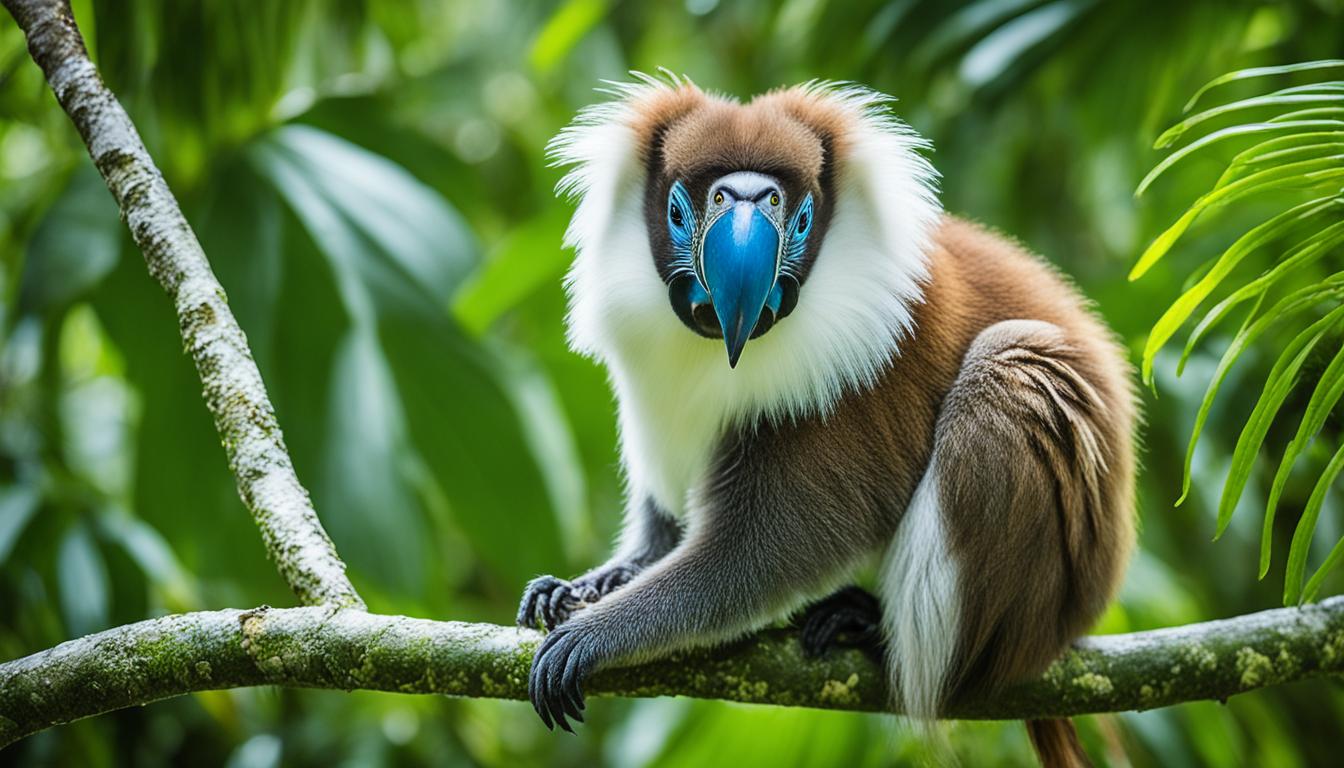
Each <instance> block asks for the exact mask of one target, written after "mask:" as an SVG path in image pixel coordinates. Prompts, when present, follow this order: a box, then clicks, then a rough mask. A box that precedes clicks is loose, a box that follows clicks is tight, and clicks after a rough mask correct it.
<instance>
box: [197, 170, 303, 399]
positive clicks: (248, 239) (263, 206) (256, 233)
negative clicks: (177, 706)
mask: <svg viewBox="0 0 1344 768" xmlns="http://www.w3.org/2000/svg"><path fill="white" fill-rule="evenodd" d="M213 181H214V183H213V184H211V187H210V190H209V199H208V202H207V203H206V205H205V206H204V211H203V214H202V215H201V216H200V217H199V219H200V221H199V223H198V224H196V227H195V228H196V233H197V236H198V237H199V238H200V241H201V247H202V248H204V249H205V253H206V255H207V256H209V258H210V266H211V267H212V268H213V269H214V272H215V275H216V276H217V277H218V278H219V282H220V284H221V285H223V286H224V290H225V291H226V292H227V293H228V297H229V309H231V310H233V314H234V317H236V318H237V319H238V324H239V325H240V326H242V328H243V331H244V332H245V333H246V334H247V342H248V346H249V347H250V348H251V350H252V357H253V358H255V359H256V361H257V365H258V367H260V368H261V372H262V375H263V376H267V375H268V374H269V373H270V372H271V369H272V356H273V354H274V351H273V348H274V345H275V314H276V302H277V301H278V300H279V297H280V291H281V280H282V275H283V273H284V254H283V253H282V251H281V243H282V241H283V236H284V232H283V231H282V228H281V227H282V224H281V221H282V217H283V214H284V209H283V208H282V207H281V205H280V200H279V198H278V197H277V196H276V194H275V191H274V190H272V189H271V188H269V187H268V186H266V185H265V184H264V183H263V182H262V180H261V179H259V178H258V177H257V176H256V175H255V174H254V173H251V172H250V170H249V169H248V167H247V166H246V165H245V164H244V163H241V162H235V163H231V164H229V165H228V166H225V167H222V168H221V169H220V171H219V173H218V174H217V175H216V176H215V178H214V180H213Z"/></svg>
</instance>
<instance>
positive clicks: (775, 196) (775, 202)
mask: <svg viewBox="0 0 1344 768" xmlns="http://www.w3.org/2000/svg"><path fill="white" fill-rule="evenodd" d="M770 204H771V205H779V193H778V192H775V193H773V194H771V195H770Z"/></svg>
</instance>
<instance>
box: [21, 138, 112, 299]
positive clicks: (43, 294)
mask: <svg viewBox="0 0 1344 768" xmlns="http://www.w3.org/2000/svg"><path fill="white" fill-rule="evenodd" d="M121 232H122V227H121V219H120V214H119V213H118V212H117V204H116V202H114V201H113V200H112V195H111V193H109V192H108V191H107V185H106V184H104V183H103V179H102V177H100V176H99V175H98V172H97V171H96V170H94V169H93V166H91V165H89V164H87V163H84V164H81V165H80V167H79V169H78V170H76V171H75V173H74V175H72V176H71V177H70V182H69V185H68V186H67V187H66V189H65V191H64V192H63V193H61V196H60V197H59V198H57V200H56V202H55V203H54V204H53V205H52V206H51V209H50V210H48V211H47V215H46V216H44V217H43V219H42V223H41V224H40V225H39V226H38V229H37V232H35V233H34V234H33V239H32V241H31V242H30V243H29V244H28V257H27V259H25V261H24V270H23V277H22V279H21V282H20V285H19V309H20V312H38V313H41V312H48V311H51V310H54V309H58V308H60V307H63V306H67V305H69V304H70V303H71V302H74V301H76V300H78V299H79V298H81V297H82V296H84V295H85V294H87V293H88V292H89V291H90V290H91V289H92V288H93V287H94V286H95V285H97V284H98V283H99V282H100V281H101V280H102V279H103V278H104V277H106V276H107V273H108V272H110V271H111V270H112V268H113V267H114V266H116V263H117V258H118V255H119V254H120V252H121Z"/></svg>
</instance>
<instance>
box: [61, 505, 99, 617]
mask: <svg viewBox="0 0 1344 768" xmlns="http://www.w3.org/2000/svg"><path fill="white" fill-rule="evenodd" d="M56 581H57V583H58V584H59V585H60V592H61V614H62V615H63V616H64V617H65V624H66V627H67V628H68V629H69V631H70V633H71V634H72V635H74V636H75V637H82V636H84V635H87V634H90V633H92V632H97V631H98V630H100V629H105V628H106V627H107V619H108V609H109V602H110V598H109V595H108V583H107V566H106V565H105V564H104V563H103V556H102V554H100V553H99V552H98V546H97V544H95V543H94V541H93V536H92V535H91V534H90V533H89V529H88V527H87V526H85V525H84V524H83V523H76V524H75V525H73V526H71V527H70V529H69V530H68V531H66V533H65V536H64V537H63V538H62V539H61V544H60V548H59V550H58V552H57V554H56Z"/></svg>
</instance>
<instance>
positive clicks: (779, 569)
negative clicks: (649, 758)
mask: <svg viewBox="0 0 1344 768" xmlns="http://www.w3.org/2000/svg"><path fill="white" fill-rule="evenodd" d="M613 95H614V98H613V100H612V101H610V102H607V103H604V104H600V105H597V106H594V107H590V108H588V109H587V110H585V111H584V112H583V113H581V114H580V116H579V117H578V118H577V119H576V120H575V121H574V123H573V124H572V125H571V126H570V127H568V128H566V129H565V130H564V131H563V132H562V133H561V134H560V135H559V136H558V137H557V139H556V140H555V142H554V143H553V147H552V151H553V156H554V158H555V159H556V160H557V161H558V162H559V163H561V164H565V165H569V166H571V172H570V173H569V174H568V175H567V176H566V177H565V179H564V181H563V182H562V183H561V190H562V191H563V192H566V193H568V194H570V195H572V196H573V197H575V198H577V200H578V207H577V210H576V212H575V214H574V217H573V221H572V223H571V225H570V227H569V231H568V234H567V238H566V239H567V244H568V245H569V246H572V247H573V248H574V249H575V251H576V257H575V260H574V263H573V267H572V269H571V271H570V273H569V276H568V278H567V283H566V285H567V288H568V292H569V297H570V305H569V316H568V327H569V338H570V342H571V345H572V346H573V347H574V348H575V349H576V350H578V351H580V352H583V353H585V354H588V355H591V356H592V357H594V358H596V359H597V360H598V361H600V362H601V363H602V364H603V365H605V367H606V368H607V370H608V372H609V375H610V380H611V384H612V387H613V389H614V390H615V394H616V400H617V404H618V407H619V425H620V448H621V457H622V463H623V468H624V473H625V478H626V482H627V486H628V507H627V513H626V525H625V528H624V531H623V534H622V537H621V540H620V544H619V546H618V549H617V552H616V554H615V556H614V557H612V558H611V560H610V561H608V562H607V563H605V564H604V565H602V566H600V567H598V568H596V569H594V570H592V571H591V572H589V573H586V574H583V575H582V576H579V577H578V578H575V579H573V580H571V581H565V580H561V579H557V578H554V577H550V576H545V577H541V578H538V579H536V580H534V581H533V582H531V583H530V584H529V585H528V586H527V590H526V593H525V595H524V597H523V600H522V605H521V607H520V610H519V615H518V620H519V623H520V624H523V625H527V626H536V625H537V624H538V623H540V624H542V625H544V626H545V628H546V629H548V630H549V633H548V634H547V635H546V638H545V640H544V642H543V643H542V645H541V647H540V648H539V650H538V652H537V654H536V658H535V660H534V662H533V665H532V670H531V678H530V680H529V691H530V695H531V699H532V703H533V704H534V705H535V707H536V709H537V712H538V713H539V714H540V715H541V718H542V720H543V721H545V723H546V724H547V725H548V726H551V725H552V724H558V725H559V726H560V727H562V728H565V729H569V728H570V727H571V726H570V724H569V720H582V716H581V713H582V710H583V708H584V700H583V691H582V686H583V682H584V679H585V677H586V676H588V675H589V674H590V673H592V672H593V671H594V670H598V669H601V668H605V667H608V666H613V665H623V664H629V663H634V662H639V661H643V660H648V659H651V658H654V657H658V656H660V655H663V654H667V653H669V652H673V651H677V650H681V649H686V648H690V647H694V646H704V645H709V644H716V643H720V642H723V641H727V640H731V639H733V638H736V637H739V636H741V635H743V634H744V633H747V632H750V631H752V630H754V629H757V628H759V627H761V626H762V625H764V624H767V623H769V622H771V621H773V620H776V619H779V618H781V617H785V616H788V615H790V613H791V612H793V611H795V610H797V609H799V608H801V607H803V606H806V605H811V606H812V607H811V608H809V609H808V611H807V613H806V614H805V620H804V631H803V634H802V639H803V642H804V644H805V648H806V650H807V651H808V652H810V653H814V654H815V653H823V652H825V651H826V650H827V649H828V648H829V647H831V646H833V645H835V644H837V643H838V642H841V641H845V642H850V643H862V644H866V645H868V646H869V647H870V648H874V649H876V648H880V649H882V650H883V652H884V653H885V663H886V669H888V670H889V675H890V690H891V691H892V695H893V697H894V700H895V701H894V704H895V705H896V706H897V707H898V708H899V709H900V710H901V711H903V712H905V713H907V714H908V715H911V716H913V717H916V718H925V719H929V718H936V717H938V716H939V715H940V714H942V713H944V712H945V711H946V707H947V706H948V705H949V703H951V702H955V701H956V700H957V698H958V697H962V696H966V695H969V694H974V693H984V692H992V690H993V689H995V688H996V687H998V686H1001V685H1002V684H1004V683H1006V682H1010V681H1013V680H1016V679H1019V678H1024V677H1027V676H1032V675H1036V674H1038V673H1040V672H1041V671H1043V670H1044V668H1045V667H1046V666H1047V665H1048V664H1049V663H1050V662H1051V661H1052V660H1054V659H1055V658H1056V657H1057V656H1058V655H1059V654H1060V653H1061V652H1062V651H1063V650H1064V649H1065V648H1066V647H1067V646H1068V644H1069V643H1070V642H1072V641H1073V640H1074V639H1075V638H1076V637H1077V636H1079V635H1080V634H1082V633H1083V632H1085V631H1086V630H1087V629H1088V627H1089V626H1090V625H1091V624H1092V623H1093V622H1094V621H1095V620H1096V618H1097V617H1098V616H1099V615H1100V613H1101V612H1102V610H1103V609H1104V608H1105V606H1106V604H1107V602H1108V600H1109V599H1110V598H1111V596H1112V594H1113V593H1114V591H1115V589H1116V587H1117V584H1118V582H1119V581H1120V578H1121V576H1122V573H1123V570H1124V567H1125V564H1126V561H1127V559H1128V556H1129V552H1130V548H1131V545H1132V542H1133V538H1134V524H1133V503H1132V495H1133V493H1132V483H1133V477H1132V476H1133V473H1134V457H1133V428H1134V422H1135V407H1134V401H1133V393H1132V389H1131V385H1130V377H1129V370H1128V366H1127V364H1126V362H1125V359H1124V355H1123V353H1122V351H1121V350H1120V349H1119V348H1118V347H1117V345H1116V343H1115V341H1114V340H1113V338H1112V335H1111V333H1110V332H1109V331H1108V330H1107V329H1106V328H1105V327H1104V326H1103V325H1102V324H1101V323H1100V322H1099V321H1098V319H1097V318H1096V317H1095V316H1094V315H1093V314H1092V312H1091V311H1090V310H1089V308H1088V305H1087V303H1086V302H1085V300H1084V299H1083V298H1082V297H1081V296H1080V295H1079V294H1078V292H1077V291H1076V290H1075V289H1074V288H1073V287H1072V286H1071V285H1070V284H1069V283H1068V282H1067V281H1065V280H1064V279H1062V278H1061V277H1060V276H1059V275H1058V274H1057V273H1056V272H1055V271H1054V270H1053V269H1051V268H1050V267H1049V266H1047V265H1046V264H1045V263H1043V262H1042V261H1041V260H1039V259H1038V258H1036V257H1034V256H1033V255H1031V254H1029V253H1027V252H1025V251H1024V250H1023V249H1022V248H1021V247H1020V246H1018V245H1017V244H1015V243H1013V242H1011V241H1009V240H1007V239H1005V238H1003V237H1001V236H999V235H996V234H994V233H992V232H989V231H986V230H985V229H982V228H980V227H978V226H976V225H973V224H970V223H967V222H965V221H963V220H960V219H957V218H955V217H953V216H950V215H947V214H945V213H944V212H943V211H942V209H941V207H940V204H939V202H938V199H937V192H936V179H937V175H936V173H935V171H934V170H933V168H932V167H931V166H930V164H929V163H928V161H927V160H926V159H925V158H924V156H923V154H922V153H923V151H924V150H925V149H926V148H927V144H926V143H925V142H924V141H923V140H921V139H920V138H919V137H918V136H916V135H915V134H914V133H913V132H912V131H911V130H910V129H909V128H907V127H906V126H905V125H904V124H902V123H901V122H899V121H898V120H897V119H896V118H895V117H893V116H892V115H891V114H890V112H889V111H888V108H887V103H888V101H889V99H887V98H886V97H884V96H882V95H880V94H878V93H875V92H873V91H870V90H867V89H864V88H861V87H857V86H847V85H832V84H816V83H813V84H807V85H802V86H798V87H794V88H789V89H785V90H777V91H772V92H769V93H766V94H764V95H761V96H758V97H756V98H754V99H752V100H751V101H749V102H746V103H740V102H738V101H735V100H732V99H729V98H726V97H723V96H718V95H712V94H708V93H706V92H704V91H702V90H700V89H699V88H698V87H696V86H695V85H694V84H692V83H690V82H689V81H685V80H682V79H679V78H669V79H668V80H666V81H664V80H659V79H654V78H647V77H642V78H640V81H639V82H638V83H635V84H630V85H623V86H619V87H618V88H617V89H616V91H615V92H614V94H613ZM878 558H880V570H879V573H880V586H879V589H878V591H877V592H878V593H877V595H876V596H875V597H874V596H872V595H869V594H868V593H866V592H863V591H860V590H858V589H857V588H855V587H848V588H845V589H841V590H840V591H839V592H836V590H837V589H838V588H841V587H844V586H845V585H847V584H849V583H851V581H852V579H853V578H854V574H855V572H856V571H858V570H860V569H861V568H863V567H864V566H865V564H874V563H876V562H879V561H878ZM832 593H834V594H832ZM827 595H831V596H830V597H828V598H826V599H822V600H820V602H816V601H817V600H818V599H819V598H823V597H825V596H827ZM1029 727H1030V728H1031V731H1032V736H1033V740H1034V741H1036V742H1037V744H1038V749H1043V750H1045V751H1046V752H1048V750H1049V748H1050V744H1051V743H1052V740H1053V741H1056V742H1060V741H1063V742H1071V743H1073V744H1076V740H1074V737H1073V736H1072V730H1071V726H1070V725H1069V724H1068V722H1067V721H1038V722H1035V723H1031V724H1029Z"/></svg>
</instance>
